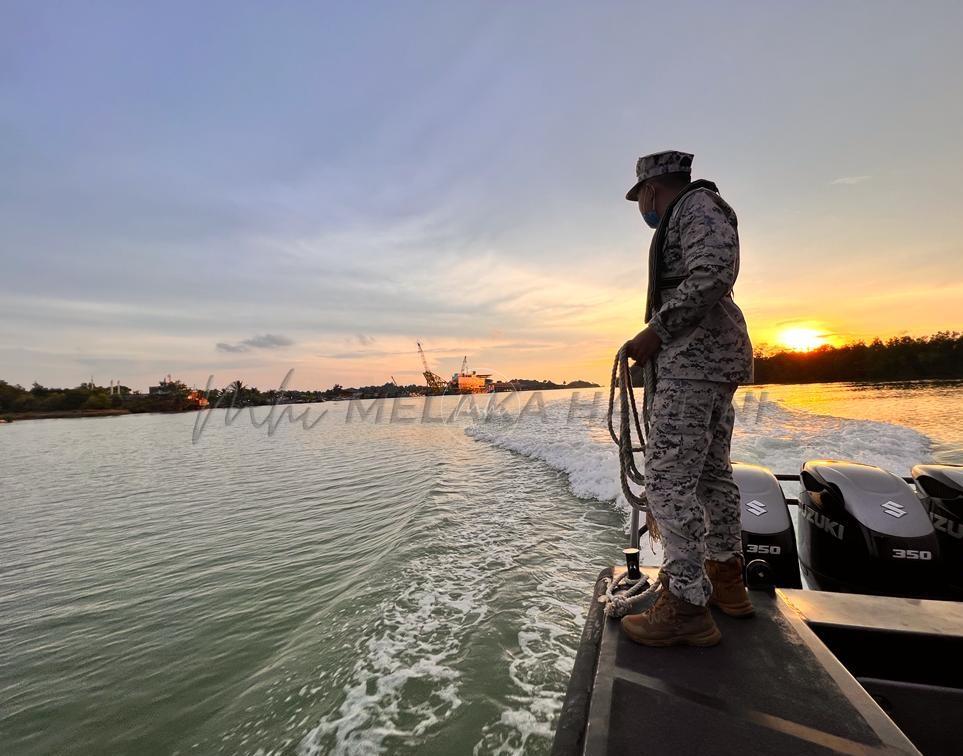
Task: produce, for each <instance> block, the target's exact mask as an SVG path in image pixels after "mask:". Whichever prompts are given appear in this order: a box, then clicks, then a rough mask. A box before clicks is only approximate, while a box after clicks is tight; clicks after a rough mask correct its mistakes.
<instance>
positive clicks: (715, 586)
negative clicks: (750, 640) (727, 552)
mask: <svg viewBox="0 0 963 756" xmlns="http://www.w3.org/2000/svg"><path fill="white" fill-rule="evenodd" d="M706 575H707V576H708V577H709V582H710V583H712V595H711V596H709V605H710V606H718V607H719V608H720V609H721V610H722V611H723V612H725V613H726V614H728V615H729V616H730V617H751V616H752V615H753V614H755V613H756V610H755V609H753V608H752V602H751V601H750V600H749V591H747V590H746V584H745V582H744V581H743V579H742V559H740V558H739V557H737V556H734V557H732V558H731V559H729V560H728V561H726V562H717V561H715V560H714V559H707V560H706Z"/></svg>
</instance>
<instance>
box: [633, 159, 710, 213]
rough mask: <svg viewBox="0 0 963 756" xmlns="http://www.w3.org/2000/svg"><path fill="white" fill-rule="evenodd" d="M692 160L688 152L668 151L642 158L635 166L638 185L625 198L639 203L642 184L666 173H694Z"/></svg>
mask: <svg viewBox="0 0 963 756" xmlns="http://www.w3.org/2000/svg"><path fill="white" fill-rule="evenodd" d="M692 158H693V155H691V154H690V153H688V152H679V151H678V150H666V151H665V152H653V153H652V154H651V155H645V156H643V157H640V158H639V160H638V162H637V163H636V164H635V177H636V179H637V180H636V183H635V186H633V187H632V188H631V189H629V191H628V192H626V195H625V198H626V199H627V200H629V201H630V202H638V200H639V189H641V188H642V182H644V181H646V180H647V179H650V178H653V177H654V176H662V175H663V174H666V173H689V172H691V171H692Z"/></svg>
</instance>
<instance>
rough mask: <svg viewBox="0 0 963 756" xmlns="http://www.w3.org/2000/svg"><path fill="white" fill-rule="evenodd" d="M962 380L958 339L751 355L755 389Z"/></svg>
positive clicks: (948, 334) (962, 339)
mask: <svg viewBox="0 0 963 756" xmlns="http://www.w3.org/2000/svg"><path fill="white" fill-rule="evenodd" d="M938 378H963V334H961V333H959V332H957V331H939V332H938V333H935V334H933V335H932V336H921V337H918V338H914V337H912V336H898V337H894V338H892V339H889V340H888V341H883V340H882V339H873V341H871V342H869V343H868V344H867V343H865V342H861V341H859V342H854V343H851V344H846V345H844V346H838V347H833V346H829V345H825V346H821V347H818V348H817V349H813V350H812V351H809V352H776V353H774V354H764V353H761V352H757V354H756V357H755V382H756V383H829V382H833V381H853V382H860V381H865V382H882V381H912V380H923V379H938Z"/></svg>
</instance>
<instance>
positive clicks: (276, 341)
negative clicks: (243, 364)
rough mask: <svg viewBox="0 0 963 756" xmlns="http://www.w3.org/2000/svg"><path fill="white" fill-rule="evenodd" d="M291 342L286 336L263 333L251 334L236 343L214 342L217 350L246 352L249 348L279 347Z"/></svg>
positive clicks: (288, 344) (289, 344)
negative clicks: (249, 336)
mask: <svg viewBox="0 0 963 756" xmlns="http://www.w3.org/2000/svg"><path fill="white" fill-rule="evenodd" d="M293 343H294V342H293V341H292V340H291V339H289V338H288V337H287V336H278V335H276V334H273V333H265V334H264V335H263V336H252V337H251V338H249V339H244V341H241V342H238V343H237V344H228V343H226V342H223V341H219V342H217V344H216V348H217V350H218V351H219V352H231V353H236V352H247V351H248V350H250V349H277V348H279V347H286V346H291V345H292V344H293Z"/></svg>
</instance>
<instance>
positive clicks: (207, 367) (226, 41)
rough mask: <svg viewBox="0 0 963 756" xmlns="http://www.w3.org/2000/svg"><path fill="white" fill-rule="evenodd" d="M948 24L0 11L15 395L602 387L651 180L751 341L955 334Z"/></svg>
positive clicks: (636, 273)
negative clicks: (650, 162) (699, 194)
mask: <svg viewBox="0 0 963 756" xmlns="http://www.w3.org/2000/svg"><path fill="white" fill-rule="evenodd" d="M960 28H963V4H960V3H958V2H948V3H938V2H927V3H905V2H885V1H873V2H806V3H797V4H789V3H773V2H733V3H726V4H722V3H710V2H704V3H645V2H631V3H615V2H598V3H575V2H559V0H555V1H553V2H551V3H549V2H528V3H510V2H458V3H453V2H450V1H449V2H438V3H428V2H405V3H387V2H383V3H370V2H352V3H338V4H335V3H321V2H303V3H297V2H286V3H255V2H250V3H237V2H222V3H218V2H205V3H186V2H185V3H178V2H166V3H146V2H116V3H110V2H64V3H36V2H12V1H11V0H0V177H2V178H0V378H3V379H5V380H7V381H9V382H11V383H20V384H21V385H24V386H29V385H30V384H31V383H32V382H33V381H38V382H40V383H42V384H44V385H48V386H50V385H52V386H74V385H77V384H79V383H80V382H81V381H86V380H89V379H90V378H91V377H93V378H94V380H95V381H96V382H97V383H98V384H103V385H106V384H107V383H108V381H109V380H118V381H121V382H122V383H123V384H125V385H128V386H131V387H133V388H136V389H140V390H146V388H147V386H148V385H149V384H153V383H156V382H157V381H158V379H160V378H161V377H162V376H164V375H166V374H168V373H171V374H173V375H174V376H175V377H178V378H180V379H181V380H184V381H185V382H187V383H188V384H196V385H198V386H203V385H204V384H205V383H206V381H207V380H208V377H209V376H213V385H224V384H226V383H228V382H229V381H231V380H234V379H236V378H239V379H242V380H243V382H244V383H245V384H248V385H257V386H258V387H260V388H262V389H267V388H271V387H272V386H278V385H279V384H280V382H281V380H282V378H283V377H284V375H285V373H286V372H287V371H288V370H289V369H294V373H293V375H292V377H291V380H290V381H289V384H288V385H289V386H291V387H292V388H322V387H328V386H330V385H332V384H334V383H341V384H342V385H345V386H351V385H367V384H380V383H383V382H386V381H388V380H390V378H391V376H394V378H395V379H396V380H397V381H398V382H399V383H415V382H419V383H420V382H421V380H422V379H421V371H422V367H421V363H420V359H419V357H418V354H417V351H416V346H415V342H416V340H420V341H421V342H422V343H423V344H424V347H425V350H426V354H427V357H428V359H429V361H430V362H431V367H432V369H433V370H434V371H435V372H438V373H441V374H445V375H448V374H451V373H452V372H453V371H455V370H456V369H457V368H458V367H459V366H460V364H461V361H462V358H463V356H465V355H467V356H468V367H469V369H476V370H478V371H480V372H482V371H484V372H491V373H493V374H494V375H495V376H496V377H499V378H503V379H507V378H536V379H543V378H547V379H552V380H556V381H563V380H566V381H571V380H575V379H584V380H594V381H597V382H599V383H604V382H606V380H607V376H608V373H609V370H610V366H611V362H610V361H611V359H612V356H613V355H614V352H615V351H616V349H617V348H618V347H619V345H620V344H621V343H622V342H624V341H625V340H626V339H628V338H630V337H632V336H633V335H634V334H635V333H636V332H637V331H638V330H640V328H641V327H642V326H643V325H644V324H643V322H642V312H643V305H644V301H643V300H644V291H645V281H644V273H643V269H644V264H645V256H646V254H647V249H648V244H649V240H650V238H651V231H649V230H648V229H647V227H645V226H644V224H643V223H642V221H641V218H640V216H639V213H638V209H637V207H635V206H634V205H632V204H631V203H628V202H626V201H625V200H624V194H625V191H626V190H627V189H628V187H629V186H631V185H632V184H633V183H634V167H635V161H636V158H637V157H638V156H639V155H642V154H646V153H649V152H654V151H658V150H662V149H681V150H685V151H689V152H693V153H694V154H695V161H694V165H693V173H694V176H697V177H701V178H709V179H712V180H714V181H716V182H717V184H718V185H719V187H720V190H721V192H722V194H723V196H724V197H725V198H726V199H727V201H728V202H729V203H730V204H731V205H732V206H733V207H734V208H735V210H736V212H737V213H738V215H739V228H740V237H741V255H742V267H741V273H740V277H739V280H738V283H737V285H736V289H735V298H736V301H737V302H738V303H739V304H740V306H741V307H742V308H743V310H744V312H745V314H746V317H747V320H748V323H749V328H750V335H751V336H752V339H753V342H754V343H755V344H756V345H763V344H776V343H778V341H779V338H780V336H779V335H780V333H781V332H783V331H785V330H786V329H792V328H797V329H798V328H804V329H805V328H808V329H811V330H816V331H818V332H819V333H821V334H823V335H824V338H826V339H828V340H829V341H831V342H833V343H842V342H846V341H850V340H854V339H868V338H873V337H875V336H880V337H883V338H888V337H892V336H896V335H902V334H909V335H913V336H921V335H927V334H930V333H933V332H936V331H938V330H963V315H961V313H963V308H961V306H960V305H961V303H963V212H961V210H960V200H961V189H960V185H959V176H960V174H961V172H963V140H961V139H960V133H961V122H963V89H961V86H960V72H961V71H963V46H961V45H960V44H959V29H960Z"/></svg>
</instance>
